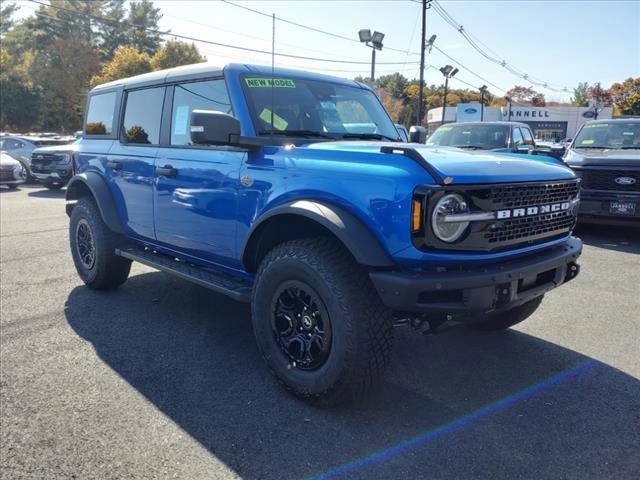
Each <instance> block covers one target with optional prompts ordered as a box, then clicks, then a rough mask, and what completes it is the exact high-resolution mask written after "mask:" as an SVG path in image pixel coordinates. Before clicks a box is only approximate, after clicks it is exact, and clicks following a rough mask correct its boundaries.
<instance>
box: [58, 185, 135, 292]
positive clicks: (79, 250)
mask: <svg viewBox="0 0 640 480" xmlns="http://www.w3.org/2000/svg"><path fill="white" fill-rule="evenodd" d="M119 240H120V238H119V236H118V235H117V234H116V233H114V232H112V231H111V230H110V229H109V227H107V225H106V224H105V223H104V221H103V220H102V216H101V215H100V211H99V210H98V207H97V206H96V204H95V202H94V201H93V199H91V198H89V197H83V198H81V199H80V200H78V203H77V204H76V205H75V207H74V208H73V212H72V213H71V220H70V222H69V242H70V246H71V255H72V257H73V263H74V264H75V266H76V270H77V271H78V275H79V276H80V278H81V279H82V281H83V282H84V283H85V284H86V285H87V286H88V287H89V288H93V289H96V290H101V289H105V290H107V289H113V288H116V287H118V286H119V285H121V284H123V283H124V282H125V281H126V280H127V277H128V276H129V270H130V269H131V260H127V259H126V258H122V257H120V256H118V255H116V253H115V250H116V248H117V246H118V243H119Z"/></svg>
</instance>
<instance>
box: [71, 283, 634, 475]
mask: <svg viewBox="0 0 640 480" xmlns="http://www.w3.org/2000/svg"><path fill="white" fill-rule="evenodd" d="M65 313H66V318H67V320H68V322H69V324H70V325H71V327H72V328H73V329H74V330H75V331H76V332H77V333H78V334H79V335H80V336H81V337H82V338H84V339H86V340H87V341H89V342H90V343H91V344H92V345H93V347H94V348H95V351H96V353H97V355H98V356H99V357H100V359H102V360H103V361H104V362H105V363H106V364H107V365H108V366H109V367H110V368H112V369H113V370H114V371H115V372H117V373H118V374H119V375H120V376H121V377H122V378H124V379H125V380H126V381H127V382H128V383H129V384H130V385H131V386H132V387H133V388H135V389H136V390H137V391H138V392H140V393H141V394H142V395H143V396H144V397H145V398H147V399H148V400H149V401H150V402H151V403H152V404H153V405H154V406H155V407H156V408H158V409H159V410H160V411H161V412H162V413H163V414H165V415H167V416H168V417H169V418H170V419H171V420H172V421H173V422H175V423H176V424H177V425H178V426H180V427H181V428H182V429H183V430H184V431H186V432H187V433H188V434H189V435H191V436H192V437H193V438H194V439H196V440H197V441H198V442H199V443H200V444H202V445H203V446H204V447H205V448H207V449H208V451H209V452H210V453H211V454H212V455H214V456H215V457H216V458H217V459H219V460H220V461H222V462H224V463H225V464H226V465H227V466H228V467H229V468H231V469H233V470H234V471H235V472H236V473H237V474H238V475H239V476H240V477H241V478H256V479H257V478H260V479H271V478H273V479H282V478H302V477H318V478H329V477H333V476H340V475H343V478H366V479H371V478H380V479H389V478H426V477H429V478H516V477H517V478H552V477H553V478H606V477H614V478H631V477H632V476H633V474H632V472H633V471H635V470H636V469H637V468H638V466H639V465H640V458H638V455H639V454H638V451H639V450H638V449H637V447H638V442H639V438H638V430H637V425H638V423H637V422H638V411H640V382H639V381H638V380H636V379H634V378H633V377H631V376H629V375H627V374H625V373H622V372H620V371H618V370H616V369H614V368H612V367H609V366H607V365H605V364H602V363H599V362H596V361H594V360H592V359H590V358H588V357H586V356H583V355H581V354H578V353H576V352H574V351H571V350H569V349H566V348H563V347H560V346H558V345H555V344H553V343H549V342H546V341H544V340H541V339H539V338H536V337H533V336H530V335H526V334H524V333H520V332H517V331H508V332H502V333H492V334H487V333H484V334H482V333H476V332H471V331H467V330H457V331H453V332H450V333H446V334H443V335H440V336H435V337H424V336H421V335H419V334H417V333H415V332H412V331H410V330H402V329H400V330H397V335H396V346H395V351H394V360H393V363H392V365H391V368H390V369H389V371H388V373H387V375H386V380H385V381H384V382H383V384H382V385H381V386H380V387H379V388H377V389H376V390H374V391H372V392H370V394H369V395H368V396H366V397H365V398H363V399H360V400H359V401H357V402H355V403H353V404H351V405H347V406H342V407H338V408H332V409H318V408H313V407H310V406H308V405H306V404H305V403H303V402H301V401H298V400H296V399H294V398H292V397H291V396H290V395H288V394H287V393H285V392H284V391H283V390H282V389H281V388H280V387H279V386H278V385H277V384H276V383H275V382H274V381H273V380H272V378H271V377H270V375H269V372H268V371H267V368H266V367H265V365H264V363H263V361H262V359H261V358H260V355H259V353H258V351H257V349H256V347H255V342H254V338H253V333H252V329H251V322H250V312H249V308H248V306H247V305H243V304H238V303H235V302H233V301H231V300H229V299H227V298H225V297H222V296H219V295H217V294H215V293H211V292H210V291H208V290H205V289H203V288H200V287H196V286H193V285H191V284H188V283H186V282H183V281H181V280H179V279H175V278H172V277H169V276H167V275H165V274H163V273H159V272H154V273H145V274H141V275H136V276H132V277H131V278H130V279H129V280H128V282H127V283H126V284H125V285H123V286H122V287H121V288H120V289H119V290H117V291H115V292H95V291H92V290H89V289H87V288H85V287H77V288H75V289H74V290H73V291H72V292H71V293H70V295H69V297H68V299H67V302H66V307H65ZM88 374H89V375H90V374H91V373H90V372H88ZM634 412H635V413H634ZM634 425H635V426H634Z"/></svg>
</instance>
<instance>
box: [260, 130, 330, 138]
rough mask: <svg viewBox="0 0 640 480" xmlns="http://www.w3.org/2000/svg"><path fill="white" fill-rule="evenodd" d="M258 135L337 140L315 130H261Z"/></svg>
mask: <svg viewBox="0 0 640 480" xmlns="http://www.w3.org/2000/svg"><path fill="white" fill-rule="evenodd" d="M258 135H280V136H283V135H284V136H287V137H320V138H328V139H330V140H335V138H334V137H332V136H331V135H327V134H326V133H322V132H317V131H315V130H260V131H259V132H258Z"/></svg>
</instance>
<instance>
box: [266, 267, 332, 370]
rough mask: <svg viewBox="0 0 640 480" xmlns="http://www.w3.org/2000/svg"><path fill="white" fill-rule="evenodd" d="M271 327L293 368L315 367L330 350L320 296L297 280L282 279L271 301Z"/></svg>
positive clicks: (324, 309)
mask: <svg viewBox="0 0 640 480" xmlns="http://www.w3.org/2000/svg"><path fill="white" fill-rule="evenodd" d="M271 310H272V315H271V328H272V331H273V334H274V335H275V338H276V342H277V343H278V346H279V347H280V351H281V352H282V353H283V354H284V355H285V357H286V358H287V359H288V360H289V361H290V362H291V366H292V367H293V368H298V369H300V370H316V369H318V368H320V367H321V366H322V365H324V363H325V362H326V360H327V358H328V356H329V352H330V350H331V321H330V319H329V313H328V311H327V309H326V307H325V306H324V304H323V303H322V300H321V299H320V297H319V296H318V295H317V294H316V293H315V292H314V291H313V289H312V288H311V287H310V286H309V285H307V284H305V283H303V282H301V281H298V280H291V281H288V282H285V283H284V284H282V285H281V286H280V288H279V289H278V290H277V291H276V293H275V295H274V298H273V303H272V309H271Z"/></svg>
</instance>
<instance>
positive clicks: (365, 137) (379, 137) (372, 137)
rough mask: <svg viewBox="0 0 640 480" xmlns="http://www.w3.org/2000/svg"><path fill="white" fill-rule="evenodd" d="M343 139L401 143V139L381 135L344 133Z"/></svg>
mask: <svg viewBox="0 0 640 480" xmlns="http://www.w3.org/2000/svg"><path fill="white" fill-rule="evenodd" d="M342 138H360V139H362V140H390V141H392V142H398V141H400V138H393V137H388V136H387V135H382V134H381V133H344V134H343V135H342Z"/></svg>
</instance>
